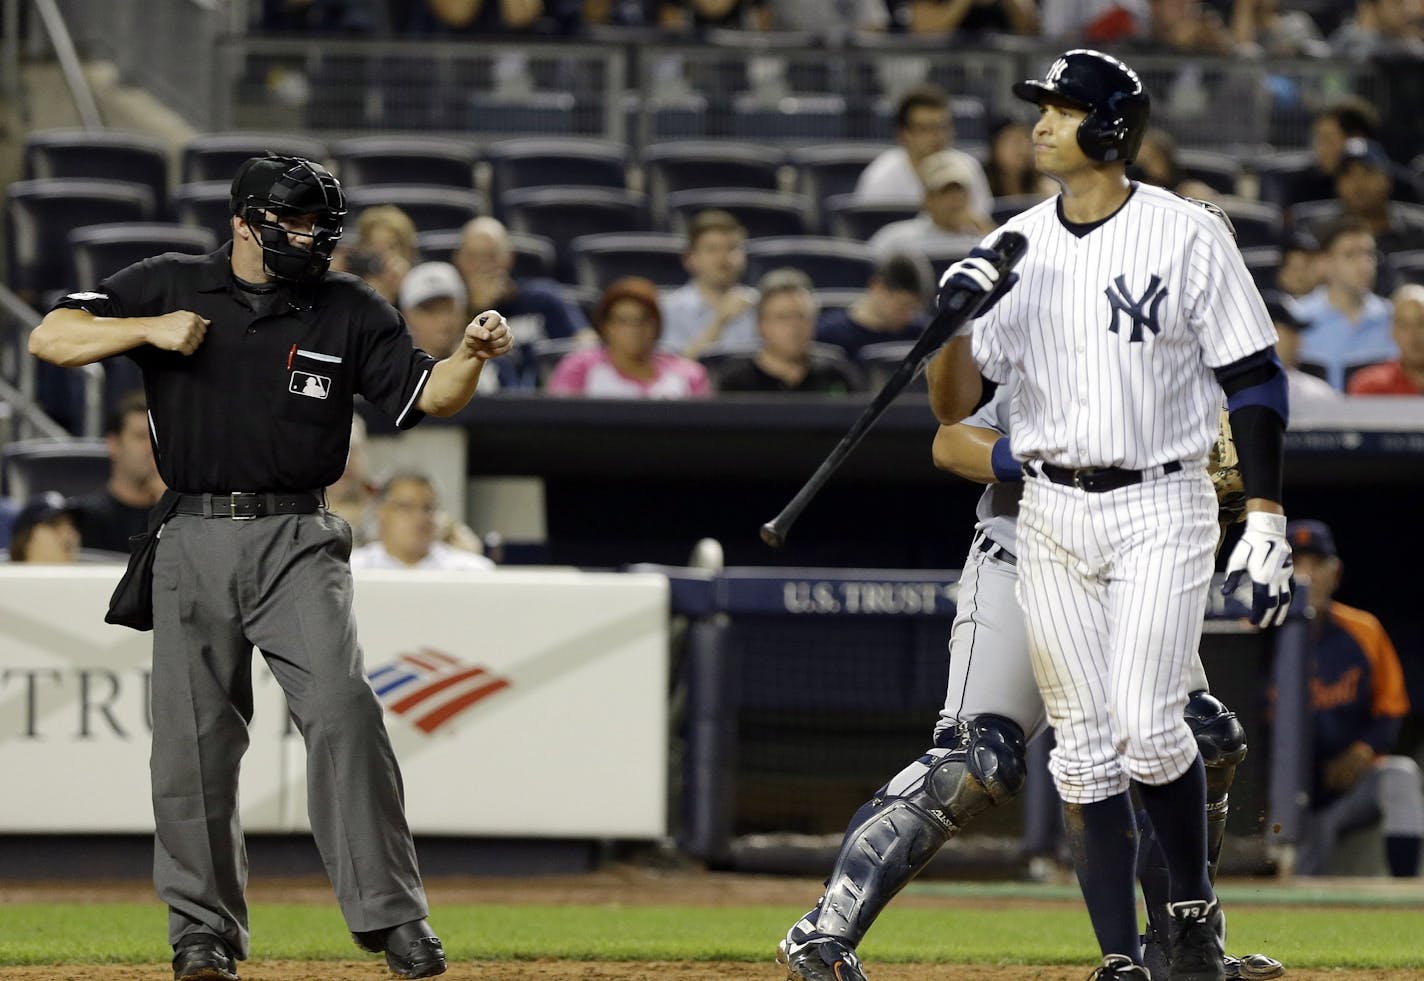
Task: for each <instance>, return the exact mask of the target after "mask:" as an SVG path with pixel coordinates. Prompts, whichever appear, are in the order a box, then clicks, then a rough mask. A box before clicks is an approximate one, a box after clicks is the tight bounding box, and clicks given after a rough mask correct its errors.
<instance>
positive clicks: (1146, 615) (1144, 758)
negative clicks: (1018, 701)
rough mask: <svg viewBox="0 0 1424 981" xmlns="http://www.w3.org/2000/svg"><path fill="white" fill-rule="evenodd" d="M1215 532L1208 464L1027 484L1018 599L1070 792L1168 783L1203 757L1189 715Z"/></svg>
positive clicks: (1085, 795)
mask: <svg viewBox="0 0 1424 981" xmlns="http://www.w3.org/2000/svg"><path fill="white" fill-rule="evenodd" d="M1216 536H1217V525H1216V497H1215V495H1214V494H1213V493H1212V489H1211V482H1210V480H1209V479H1208V478H1207V476H1206V471H1205V469H1204V468H1202V467H1195V466H1188V467H1186V469H1184V470H1182V471H1179V472H1177V473H1174V474H1168V475H1166V476H1163V477H1159V478H1157V479H1155V480H1148V481H1145V482H1143V483H1141V484H1135V485H1133V486H1130V487H1123V488H1119V489H1118V490H1113V491H1106V492H1102V493H1089V492H1087V491H1082V490H1079V489H1077V488H1075V487H1067V486H1063V485H1061V484H1055V483H1052V482H1051V481H1048V480H1046V479H1044V478H1041V477H1033V476H1030V477H1028V478H1027V479H1026V480H1025V481H1024V495H1023V500H1022V503H1021V505H1020V511H1019V528H1018V554H1019V587H1018V589H1019V592H1018V596H1019V603H1020V605H1021V606H1022V607H1023V610H1024V616H1025V620H1026V622H1027V626H1028V641H1029V650H1030V652H1031V654H1032V657H1033V673H1034V677H1035V679H1036V680H1037V682H1038V687H1039V691H1040V692H1041V693H1042V695H1043V701H1044V706H1045V708H1046V709H1047V712H1048V721H1049V723H1050V724H1051V725H1052V726H1053V727H1054V728H1055V729H1056V734H1057V739H1058V745H1057V747H1056V748H1055V749H1054V751H1053V753H1052V755H1051V757H1050V759H1049V769H1050V770H1051V771H1052V773H1053V780H1054V783H1055V784H1057V786H1058V792H1059V794H1060V795H1062V797H1063V799H1064V801H1066V802H1068V803H1070V804H1090V803H1094V802H1096V801H1100V800H1105V799H1107V798H1108V797H1111V796H1112V795H1114V794H1117V793H1121V792H1122V791H1124V790H1126V789H1127V787H1128V784H1129V781H1130V780H1137V781H1139V782H1141V783H1146V784H1151V785H1154V786H1155V785H1161V784H1165V783H1170V782H1171V781H1173V780H1175V779H1177V778H1178V777H1180V776H1181V775H1182V774H1183V773H1185V772H1186V770H1187V767H1188V766H1190V765H1191V763H1192V760H1194V759H1195V758H1196V755H1197V743H1196V739H1195V738H1193V736H1192V733H1191V730H1190V729H1189V728H1188V727H1187V724H1186V722H1184V721H1183V719H1182V711H1183V709H1184V708H1185V706H1186V701H1187V694H1188V690H1187V689H1188V678H1189V676H1190V669H1191V666H1192V663H1193V659H1194V658H1195V657H1196V653H1197V647H1198V644H1199V643H1200V641H1201V632H1202V618H1203V616H1204V615H1205V613H1206V600H1207V595H1206V590H1207V586H1208V584H1209V583H1210V581H1211V572H1212V565H1213V550H1214V547H1215V545H1216Z"/></svg>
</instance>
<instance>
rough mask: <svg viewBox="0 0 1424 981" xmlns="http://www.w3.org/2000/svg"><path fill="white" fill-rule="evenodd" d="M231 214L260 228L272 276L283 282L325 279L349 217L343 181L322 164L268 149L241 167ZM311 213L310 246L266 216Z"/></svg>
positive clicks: (235, 182)
mask: <svg viewBox="0 0 1424 981" xmlns="http://www.w3.org/2000/svg"><path fill="white" fill-rule="evenodd" d="M231 206H232V213H233V214H234V215H237V216H238V217H239V218H241V219H242V220H243V221H245V222H247V224H248V225H249V226H250V227H251V228H252V229H253V230H254V231H256V232H257V238H258V242H259V243H260V244H261V246H262V252H263V257H264V259H263V262H264V266H265V267H266V269H267V273H268V275H270V276H272V278H273V279H278V280H281V281H283V282H289V283H297V282H303V281H307V280H316V279H320V278H321V277H322V276H323V275H325V274H326V270H327V268H328V267H329V266H330V265H331V255H332V252H333V251H334V250H335V249H336V243H337V242H338V241H340V239H341V223H342V219H343V218H345V217H346V195H345V193H344V192H343V191H342V190H341V182H340V181H338V180H337V179H336V178H335V177H333V176H332V174H331V172H330V171H328V170H327V169H326V168H325V167H323V166H322V165H321V164H319V163H314V162H313V161H310V160H306V159H304V158H302V157H284V156H279V155H278V154H275V153H269V154H266V155H264V156H261V157H253V158H252V159H251V160H248V161H246V162H244V163H243V165H242V166H241V167H240V168H238V171H237V176H236V177H234V178H233V181H232V193H231ZM268 213H271V214H274V215H276V216H277V218H278V219H280V218H282V217H285V216H290V215H312V216H313V218H314V219H315V222H314V224H313V226H312V232H311V247H310V249H303V248H301V247H300V246H297V245H294V244H293V243H292V242H291V239H290V238H289V237H288V234H287V230H286V229H284V228H283V227H282V226H281V225H280V224H278V223H277V222H276V221H274V220H272V219H270V218H268V217H267V215H268Z"/></svg>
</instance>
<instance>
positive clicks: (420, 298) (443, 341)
mask: <svg viewBox="0 0 1424 981" xmlns="http://www.w3.org/2000/svg"><path fill="white" fill-rule="evenodd" d="M468 299H469V294H468V292H467V291H466V290H465V279H464V277H463V276H461V275H460V270H458V269H456V268H455V267H454V266H452V265H451V264H450V263H448V262H422V263H421V264H420V265H418V266H414V267H412V268H411V270H410V272H408V273H406V274H405V279H403V280H401V288H400V296H399V297H398V302H399V303H400V312H401V316H402V317H404V318H405V324H406V326H407V327H408V328H410V336H411V338H412V339H413V340H414V341H415V346H416V347H418V348H420V349H421V350H422V351H424V352H426V353H427V354H429V355H430V356H431V357H435V358H443V357H445V356H446V355H447V354H449V353H450V352H451V351H453V350H454V349H455V346H456V345H457V344H459V343H460V338H461V337H462V336H464V331H465V319H466V318H465V304H466V303H467V302H468ZM498 390H499V376H498V375H497V374H496V373H495V372H493V371H489V372H485V373H484V374H482V375H481V376H480V385H479V388H478V389H477V390H476V391H477V392H478V393H479V394H482V395H483V394H488V393H490V392H494V391H498Z"/></svg>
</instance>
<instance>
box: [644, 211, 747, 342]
mask: <svg viewBox="0 0 1424 981" xmlns="http://www.w3.org/2000/svg"><path fill="white" fill-rule="evenodd" d="M746 240H747V230H746V229H745V228H743V227H742V223H741V222H739V221H738V220H737V219H736V218H735V217H733V216H732V215H731V214H729V213H728V212H726V211H722V210H719V209H710V210H707V211H701V212H698V213H697V214H696V215H694V216H693V218H692V221H691V223H690V224H689V225H688V229H687V251H686V252H684V253H683V256H682V265H683V268H685V269H686V270H687V274H688V276H689V277H691V278H689V279H688V281H687V282H686V283H684V284H683V285H682V286H679V287H678V288H677V289H675V290H673V291H671V292H670V293H668V294H667V296H666V297H664V299H663V316H664V321H663V328H664V329H663V337H662V346H663V347H664V348H666V349H667V350H669V351H673V352H675V353H677V354H681V355H684V356H685V357H688V358H694V359H695V358H698V357H701V356H702V355H703V354H706V353H708V352H711V351H719V350H727V349H733V350H737V349H741V350H746V349H750V348H753V347H755V346H756V343H757V337H756V300H757V295H756V290H754V289H751V288H750V287H747V286H743V285H742V276H743V275H745V274H746V271H747V253H746Z"/></svg>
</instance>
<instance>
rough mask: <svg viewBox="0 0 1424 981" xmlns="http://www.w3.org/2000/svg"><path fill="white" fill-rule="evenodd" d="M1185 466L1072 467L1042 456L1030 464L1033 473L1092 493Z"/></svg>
mask: <svg viewBox="0 0 1424 981" xmlns="http://www.w3.org/2000/svg"><path fill="white" fill-rule="evenodd" d="M1181 469H1182V464H1181V463H1180V462H1179V461H1177V460H1173V461H1172V462H1171V463H1164V464H1162V465H1161V466H1160V467H1149V468H1148V469H1146V470H1124V469H1123V468H1121V467H1096V468H1094V467H1087V468H1083V469H1078V470H1075V469H1073V468H1072V467H1058V466H1054V465H1053V464H1051V463H1044V462H1042V461H1041V460H1036V461H1034V462H1032V463H1030V464H1029V465H1028V470H1029V472H1030V473H1032V472H1034V471H1035V470H1036V471H1037V472H1038V474H1039V475H1041V476H1043V477H1047V478H1048V479H1049V480H1051V481H1053V482H1054V483H1055V484H1065V485H1067V486H1069V487H1076V488H1078V489H1079V490H1085V491H1088V492H1089V493H1092V494H1101V493H1102V492H1104V491H1112V490H1117V489H1118V488H1119V487H1131V486H1132V485H1133V484H1140V483H1142V482H1143V481H1144V480H1155V479H1157V478H1158V477H1165V476H1166V475H1167V474H1169V473H1176V472H1177V471H1179V470H1181Z"/></svg>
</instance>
